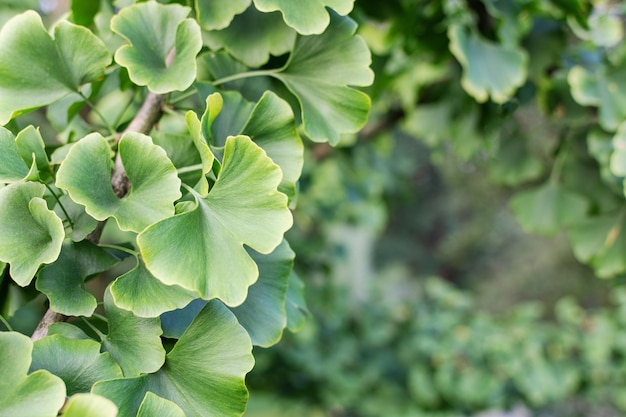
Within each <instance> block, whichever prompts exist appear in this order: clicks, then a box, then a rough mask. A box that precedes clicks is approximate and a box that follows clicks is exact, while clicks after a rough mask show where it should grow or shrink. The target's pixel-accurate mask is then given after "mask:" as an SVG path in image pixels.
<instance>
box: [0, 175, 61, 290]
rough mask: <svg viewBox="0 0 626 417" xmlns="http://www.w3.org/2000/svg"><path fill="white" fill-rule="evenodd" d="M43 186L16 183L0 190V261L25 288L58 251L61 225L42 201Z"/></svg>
mask: <svg viewBox="0 0 626 417" xmlns="http://www.w3.org/2000/svg"><path fill="white" fill-rule="evenodd" d="M45 189H46V188H45V186H44V185H43V184H38V183H33V182H29V183H16V184H11V185H9V186H7V187H5V188H2V189H0V213H2V216H0V261H3V262H6V263H8V264H10V265H11V269H10V273H11V277H12V278H13V280H14V281H15V282H16V283H17V284H18V285H21V286H26V285H28V284H29V283H30V282H31V280H32V279H33V277H34V276H35V273H36V272H37V269H39V266H40V265H41V264H49V263H52V262H54V261H55V260H56V259H57V257H58V256H59V253H60V252H61V245H62V244H63V238H64V236H65V232H64V230H63V222H62V221H61V219H59V218H58V217H57V215H56V214H55V213H54V212H53V211H52V210H50V209H48V206H47V205H46V201H45V200H44V199H43V198H41V197H43V195H44V192H45Z"/></svg>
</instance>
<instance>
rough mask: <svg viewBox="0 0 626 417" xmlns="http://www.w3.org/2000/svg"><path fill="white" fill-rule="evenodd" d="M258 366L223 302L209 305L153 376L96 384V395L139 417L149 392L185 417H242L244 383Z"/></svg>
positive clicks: (122, 416) (245, 395)
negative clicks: (170, 402) (168, 402)
mask: <svg viewBox="0 0 626 417" xmlns="http://www.w3.org/2000/svg"><path fill="white" fill-rule="evenodd" d="M253 364H254V359H253V357H252V344H251V342H250V338H249V337H248V334H247V333H246V331H245V330H244V329H243V327H241V326H240V325H239V323H237V319H236V318H235V316H234V315H233V314H232V313H231V312H230V311H229V310H228V309H227V308H225V307H224V306H223V305H222V304H221V303H220V302H219V301H216V300H215V301H212V302H210V303H208V304H207V305H206V306H205V307H204V308H203V310H202V311H201V312H200V314H198V316H197V317H196V318H195V320H194V321H193V322H192V324H191V325H190V326H189V328H188V329H187V331H186V332H185V333H184V334H183V335H182V337H181V338H180V340H178V342H177V343H176V345H175V346H174V348H173V349H172V350H171V351H170V352H169V353H168V354H167V359H166V362H165V365H164V366H163V368H162V369H161V370H160V371H159V372H157V373H156V374H153V375H144V376H140V377H138V378H129V379H117V380H115V379H114V380H109V381H101V382H98V383H97V384H96V385H95V386H94V389H93V392H94V393H96V394H99V395H102V396H104V397H107V398H109V399H111V400H113V402H115V403H116V404H117V406H118V407H119V409H120V414H119V417H135V416H136V413H137V411H138V410H139V407H140V405H141V403H142V402H143V401H144V397H145V395H146V393H147V392H148V391H150V392H153V393H155V394H156V395H158V396H160V397H162V398H165V399H167V400H169V401H172V402H174V403H175V404H177V405H178V406H179V407H180V408H181V409H182V410H183V411H184V413H185V415H186V416H187V417H239V416H241V415H242V414H243V412H244V411H245V409H246V403H247V401H248V391H247V389H246V386H245V382H244V378H245V375H246V373H248V372H249V371H250V370H251V369H252V366H253Z"/></svg>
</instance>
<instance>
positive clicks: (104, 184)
mask: <svg viewBox="0 0 626 417" xmlns="http://www.w3.org/2000/svg"><path fill="white" fill-rule="evenodd" d="M118 149H119V154H120V157H121V160H122V163H123V165H124V168H125V170H126V175H127V176H128V179H129V180H130V184H131V188H130V191H129V192H128V193H127V195H126V196H124V197H123V198H119V197H117V196H116V195H115V193H114V192H113V188H112V187H111V170H112V169H113V161H112V159H111V157H110V155H111V149H110V147H109V144H108V143H107V141H106V140H105V139H104V138H103V137H102V136H101V135H99V134H97V133H92V134H90V135H88V136H86V137H85V138H83V139H81V140H80V141H78V142H77V143H76V144H75V145H74V146H72V148H71V149H70V151H69V153H68V155H67V157H66V158H65V160H64V161H63V163H62V164H61V167H60V168H59V170H58V172H57V187H59V188H62V189H64V190H66V191H67V192H68V193H69V195H70V197H71V198H72V200H74V201H75V202H77V203H79V204H82V205H83V206H85V210H86V211H87V213H89V214H90V215H91V216H92V217H94V218H95V219H97V220H105V219H107V218H109V217H113V218H114V219H115V220H116V221H117V224H118V225H119V227H120V229H122V230H131V231H134V232H140V231H142V230H143V229H144V228H146V226H148V225H150V224H152V223H155V222H156V221H159V220H161V219H164V218H166V217H169V216H172V215H173V214H174V201H176V200H177V199H178V198H180V196H181V194H180V180H179V179H178V176H177V174H176V167H174V165H173V164H172V162H171V161H170V160H169V158H168V157H167V154H166V153H165V151H164V150H163V149H162V148H160V147H159V146H157V145H154V144H153V143H152V139H150V137H149V136H145V135H142V134H141V133H132V132H131V133H126V134H124V135H123V136H122V138H121V139H120V142H119V145H118ZM77 173H80V175H77Z"/></svg>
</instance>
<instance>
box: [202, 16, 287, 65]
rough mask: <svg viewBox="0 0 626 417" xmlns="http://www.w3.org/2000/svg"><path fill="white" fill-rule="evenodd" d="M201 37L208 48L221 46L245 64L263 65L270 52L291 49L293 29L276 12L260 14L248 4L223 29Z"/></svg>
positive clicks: (276, 52)
mask: <svg viewBox="0 0 626 417" xmlns="http://www.w3.org/2000/svg"><path fill="white" fill-rule="evenodd" d="M251 27H253V28H254V30H250V28H251ZM202 38H203V40H204V42H205V43H206V44H207V45H208V46H209V47H210V48H211V49H213V50H219V49H222V48H223V49H225V50H226V51H228V53H229V54H231V55H232V56H234V57H235V58H237V59H238V60H240V61H241V62H243V63H244V64H246V65H247V66H249V67H253V68H256V67H260V66H262V65H264V64H266V63H267V62H268V61H269V59H270V55H274V56H279V55H282V54H285V53H287V52H289V51H291V48H292V47H293V45H294V42H295V40H296V32H295V31H294V30H293V29H292V28H290V27H289V26H287V25H285V23H284V22H283V19H282V18H281V16H280V14H278V13H261V12H259V11H258V10H257V9H255V8H254V7H250V8H248V9H247V10H246V11H245V12H244V13H242V14H240V15H239V16H236V17H235V19H234V20H233V21H232V23H231V24H230V25H229V26H228V27H227V28H225V29H223V30H219V31H211V32H205V33H203V34H202Z"/></svg>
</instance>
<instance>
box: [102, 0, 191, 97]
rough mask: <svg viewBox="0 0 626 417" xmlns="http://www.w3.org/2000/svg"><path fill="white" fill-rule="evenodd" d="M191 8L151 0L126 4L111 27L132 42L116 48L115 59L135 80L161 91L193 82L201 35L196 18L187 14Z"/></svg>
mask: <svg viewBox="0 0 626 417" xmlns="http://www.w3.org/2000/svg"><path fill="white" fill-rule="evenodd" d="M190 11H191V9H190V8H189V7H183V6H180V5H178V4H169V5H164V4H160V3H157V2H155V1H148V2H143V3H137V4H134V5H132V6H130V7H125V8H123V9H122V10H121V11H120V12H119V13H118V14H117V15H116V16H115V17H114V18H113V19H111V29H112V30H113V31H114V32H116V33H118V34H119V35H121V36H123V37H124V38H125V39H126V40H128V42H129V43H130V44H129V45H125V46H122V47H121V48H120V49H118V50H117V52H116V53H115V61H116V62H117V63H118V64H120V65H122V66H123V67H126V68H127V69H128V74H129V76H130V79H131V80H132V81H133V82H134V83H136V84H138V85H145V86H147V87H148V89H149V90H150V91H152V92H154V93H158V94H164V93H168V92H170V91H174V90H180V91H183V90H185V89H187V88H188V87H189V86H190V85H191V84H192V83H193V81H194V80H195V78H196V55H197V54H198V52H200V49H201V48H202V35H201V33H200V27H199V26H198V24H197V23H196V21H195V20H193V19H188V18H187V15H188V14H189V12H190ZM170 53H172V54H173V59H171V62H169V61H170V59H169V58H168V56H169V55H170Z"/></svg>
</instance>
